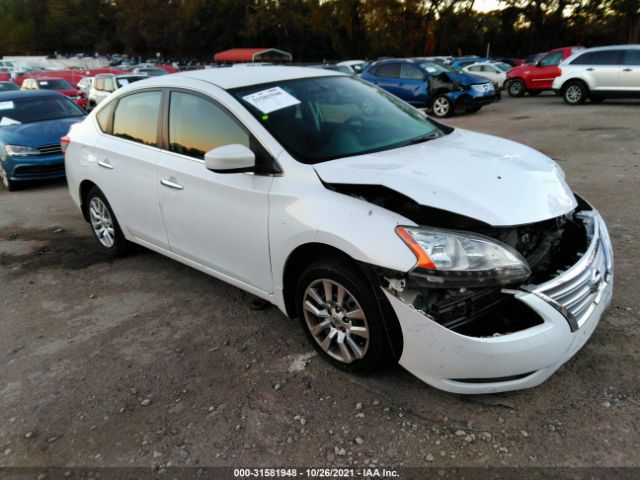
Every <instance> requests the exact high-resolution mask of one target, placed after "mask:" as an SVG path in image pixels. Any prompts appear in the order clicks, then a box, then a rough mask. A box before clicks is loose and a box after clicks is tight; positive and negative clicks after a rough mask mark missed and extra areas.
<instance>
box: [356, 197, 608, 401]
mask: <svg viewBox="0 0 640 480" xmlns="http://www.w3.org/2000/svg"><path fill="white" fill-rule="evenodd" d="M373 191H375V192H376V193H377V194H378V195H379V196H378V198H376V199H375V200H376V201H375V203H378V204H379V205H384V206H385V207H386V208H389V207H391V208H390V209H391V210H394V211H396V212H398V213H402V214H403V215H404V216H405V217H406V218H409V219H411V220H412V221H414V222H415V223H417V224H418V225H434V224H435V225H436V226H435V227H399V228H398V230H397V232H398V234H399V235H400V236H401V238H402V239H403V240H404V241H405V243H406V244H407V246H408V247H409V248H411V249H412V250H413V251H414V253H415V254H416V259H417V261H416V267H415V268H413V269H412V270H411V271H409V272H394V271H389V270H385V271H383V270H378V271H377V274H378V280H379V282H380V284H381V286H382V289H383V291H384V293H385V295H386V297H387V299H388V300H389V303H390V305H391V307H392V308H393V310H394V311H395V314H396V316H397V318H398V321H399V324H400V328H401V330H402V337H403V346H402V355H401V356H400V359H399V363H400V364H401V365H402V366H404V367H405V368H406V369H407V370H409V371H410V372H411V373H413V374H414V375H416V376H417V377H418V378H421V379H422V380H423V381H425V382H427V383H429V384H431V385H433V386H436V387H438V388H441V389H444V390H447V391H451V392H458V393H486V392H496V391H506V390H514V389H519V388H527V387H531V386H535V385H538V384H539V383H542V382H543V381H544V380H545V379H546V378H548V377H549V376H550V375H551V374H552V373H553V372H554V371H555V370H557V368H559V367H560V365H562V364H563V363H564V362H566V361H567V360H568V359H569V358H571V356H573V355H574V354H575V353H576V352H577V351H578V350H579V349H580V348H581V347H582V345H584V343H585V342H586V341H587V340H588V338H589V337H590V336H591V334H592V332H593V331H594V329H595V326H596V325H597V323H598V321H599V319H600V317H601V315H602V313H603V311H604V310H605V308H606V307H607V306H608V304H609V302H610V299H611V294H612V289H613V253H612V249H611V242H610V239H609V235H608V233H607V229H606V226H605V224H604V222H603V220H602V218H601V217H600V215H599V214H598V212H597V211H595V210H594V209H593V208H592V207H591V206H590V205H589V204H588V203H587V202H585V201H584V200H582V199H581V198H579V197H578V196H576V200H577V204H578V206H577V208H576V209H575V210H574V211H572V212H570V213H569V214H567V215H564V216H562V217H558V218H553V219H550V220H546V221H542V222H538V223H534V224H528V225H519V226H513V227H492V226H489V225H486V224H483V223H482V222H478V221H476V220H473V219H469V218H465V217H460V216H458V215H455V214H451V213H448V214H447V212H440V211H437V210H434V209H430V208H428V207H421V206H419V205H417V204H415V202H413V201H412V200H410V199H406V197H405V198H404V199H401V197H399V194H397V193H396V192H390V191H388V190H385V189H380V188H376V189H373V190H371V191H369V192H365V195H362V196H363V197H364V198H366V199H367V200H368V201H371V200H372V196H371V192H373ZM359 193H361V194H362V193H363V191H362V190H361V191H360V192H359ZM391 199H393V201H392V202H391ZM401 200H402V201H401ZM389 202H391V203H389ZM402 232H405V234H406V235H404V234H403V233H402ZM451 238H453V239H454V240H453V241H451V240H450V239H451ZM483 242H484V243H483ZM412 244H415V245H413V246H412ZM487 245H488V246H487ZM420 252H426V254H425V255H424V257H421V254H420ZM461 258H462V260H460V259H461ZM429 262H431V263H429Z"/></svg>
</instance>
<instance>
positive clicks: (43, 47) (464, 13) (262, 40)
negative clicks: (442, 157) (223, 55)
mask: <svg viewBox="0 0 640 480" xmlns="http://www.w3.org/2000/svg"><path fill="white" fill-rule="evenodd" d="M499 3H500V7H501V8H500V9H497V10H494V11H490V12H480V11H478V10H477V9H475V8H474V0H0V55H26V54H31V55H43V54H51V53H53V52H54V51H57V52H67V53H70V52H85V53H91V54H93V53H94V52H99V53H114V52H118V53H127V54H130V55H143V56H154V55H155V53H156V52H160V53H161V54H162V56H163V57H165V58H197V59H199V60H205V61H210V60H211V58H212V55H213V54H214V53H215V52H218V51H222V50H225V49H228V48H233V47H275V48H280V49H282V50H286V51H288V52H290V53H292V54H293V57H294V61H298V62H315V61H322V60H326V59H334V60H335V59H344V58H377V57H379V56H420V55H436V54H438V55H466V54H484V53H485V52H486V48H487V45H490V49H491V50H490V51H491V54H492V55H494V56H518V57H522V56H525V55H527V54H530V53H534V52H539V51H546V50H548V49H550V48H553V47H557V46H563V45H584V46H593V45H603V44H614V43H638V41H639V35H640V0H499Z"/></svg>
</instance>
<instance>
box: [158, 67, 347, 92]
mask: <svg viewBox="0 0 640 480" xmlns="http://www.w3.org/2000/svg"><path fill="white" fill-rule="evenodd" d="M336 75H345V76H347V75H346V74H344V73H340V72H335V71H333V70H321V69H319V68H306V67H284V66H263V67H248V66H243V65H237V66H234V67H227V68H208V69H205V70H193V71H189V72H182V73H174V74H172V75H163V76H162V77H155V78H156V79H163V80H162V81H163V83H171V80H172V77H176V76H178V77H185V78H193V79H196V80H203V81H205V82H209V83H212V84H214V85H217V86H218V87H220V88H223V89H225V90H229V89H231V88H238V87H246V86H249V85H260V84H261V83H271V82H279V81H283V80H295V79H299V78H312V77H335V76H336Z"/></svg>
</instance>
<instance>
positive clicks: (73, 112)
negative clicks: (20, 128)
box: [0, 95, 85, 127]
mask: <svg viewBox="0 0 640 480" xmlns="http://www.w3.org/2000/svg"><path fill="white" fill-rule="evenodd" d="M84 114H85V113H84V111H83V110H82V109H81V108H80V107H78V106H77V105H76V104H75V103H73V102H72V101H71V100H69V99H68V98H67V97H63V96H57V95H56V96H52V97H31V98H20V99H15V100H2V99H0V126H2V127H6V126H10V125H18V124H21V123H33V122H43V121H45V120H54V119H58V118H69V117H79V116H81V115H84Z"/></svg>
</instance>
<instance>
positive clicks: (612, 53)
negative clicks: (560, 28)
mask: <svg viewBox="0 0 640 480" xmlns="http://www.w3.org/2000/svg"><path fill="white" fill-rule="evenodd" d="M506 88H507V90H508V92H509V95H511V96H513V97H521V96H523V95H524V94H525V93H528V94H529V95H533V96H535V95H539V94H540V93H541V92H543V91H545V90H553V91H554V92H555V93H557V94H559V95H562V97H563V99H564V101H565V102H566V103H567V104H569V105H579V104H582V103H584V102H585V101H586V100H587V99H589V100H591V101H592V102H593V103H600V102H602V101H604V100H605V99H607V98H640V45H612V46H604V47H595V48H589V49H585V48H582V47H562V48H557V49H554V50H551V51H550V52H548V53H547V54H545V55H543V56H542V57H541V58H540V59H539V60H538V61H537V63H536V64H534V65H522V66H520V67H516V68H513V69H511V70H509V72H508V73H507V80H506Z"/></svg>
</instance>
